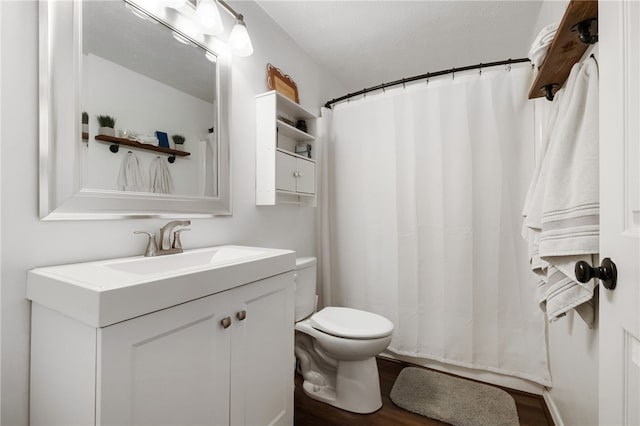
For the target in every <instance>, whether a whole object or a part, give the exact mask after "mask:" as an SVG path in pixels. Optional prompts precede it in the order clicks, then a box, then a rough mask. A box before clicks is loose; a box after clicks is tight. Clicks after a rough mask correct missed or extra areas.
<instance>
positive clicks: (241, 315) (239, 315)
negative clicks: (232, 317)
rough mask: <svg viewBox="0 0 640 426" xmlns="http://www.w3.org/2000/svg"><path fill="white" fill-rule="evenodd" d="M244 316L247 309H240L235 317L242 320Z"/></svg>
mask: <svg viewBox="0 0 640 426" xmlns="http://www.w3.org/2000/svg"><path fill="white" fill-rule="evenodd" d="M246 317H247V311H240V312H238V313H237V314H236V318H238V320H239V321H242V320H243V319H245V318H246Z"/></svg>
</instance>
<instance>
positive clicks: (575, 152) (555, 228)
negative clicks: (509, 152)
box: [525, 58, 599, 327]
mask: <svg viewBox="0 0 640 426" xmlns="http://www.w3.org/2000/svg"><path fill="white" fill-rule="evenodd" d="M558 108H559V109H558V115H557V118H556V121H555V123H554V124H553V126H552V127H553V129H552V132H551V135H550V138H549V141H548V148H547V150H546V155H545V157H544V160H543V162H542V167H541V168H540V171H539V175H538V176H537V181H536V183H535V188H534V189H533V191H532V193H531V194H530V199H529V200H528V202H527V203H526V204H525V215H526V219H525V226H526V227H527V228H528V229H529V231H528V235H527V236H528V238H529V244H530V261H531V268H532V269H533V270H534V272H536V273H537V274H538V275H540V276H541V277H542V279H541V280H540V283H539V302H540V306H541V308H542V309H544V310H546V312H547V316H548V317H549V320H550V321H553V320H555V319H557V318H559V317H561V316H563V315H565V314H566V312H567V311H569V310H570V309H573V308H576V310H577V311H578V313H579V314H580V316H581V317H582V318H583V319H584V320H585V321H586V322H587V324H588V325H589V326H590V327H591V326H592V325H593V320H594V315H595V312H594V309H593V305H592V298H593V290H594V282H593V280H592V281H591V282H589V283H586V284H585V283H580V282H578V281H577V280H576V278H575V273H574V267H575V263H576V262H577V261H579V260H584V261H587V262H589V263H591V264H593V261H594V258H595V256H597V254H598V250H599V184H598V69H597V64H596V62H595V60H594V59H592V58H589V59H587V60H586V61H584V62H583V63H579V64H576V65H575V66H574V67H573V68H572V70H571V74H570V75H569V79H568V80H567V84H566V88H565V89H564V94H563V95H562V99H561V100H560V102H559V107H558Z"/></svg>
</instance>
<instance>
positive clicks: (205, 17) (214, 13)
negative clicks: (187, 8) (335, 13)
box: [196, 0, 224, 35]
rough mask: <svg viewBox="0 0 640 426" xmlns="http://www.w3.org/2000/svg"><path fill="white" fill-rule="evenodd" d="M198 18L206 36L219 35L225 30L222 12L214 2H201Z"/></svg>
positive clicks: (201, 0) (207, 0)
mask: <svg viewBox="0 0 640 426" xmlns="http://www.w3.org/2000/svg"><path fill="white" fill-rule="evenodd" d="M196 16H197V17H198V21H199V22H200V26H201V27H202V32H204V33H205V34H211V35H219V34H221V33H222V31H223V30H224V26H223V25H222V18H221V17H220V11H219V10H218V6H216V3H215V2H214V0H200V1H199V3H198V7H196Z"/></svg>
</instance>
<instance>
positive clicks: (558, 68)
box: [529, 0, 598, 99]
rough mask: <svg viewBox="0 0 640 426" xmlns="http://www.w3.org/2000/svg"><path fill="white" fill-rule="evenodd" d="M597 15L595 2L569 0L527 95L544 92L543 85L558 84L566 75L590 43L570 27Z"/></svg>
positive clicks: (532, 95)
mask: <svg viewBox="0 0 640 426" xmlns="http://www.w3.org/2000/svg"><path fill="white" fill-rule="evenodd" d="M597 17H598V2H597V1H591V0H571V2H570V3H569V5H568V6H567V10H566V11H565V13H564V17H563V18H562V22H561V23H560V25H559V26H558V31H557V32H556V35H555V37H554V38H553V41H552V43H551V46H550V47H549V51H548V52H547V56H546V58H545V59H544V62H543V63H542V65H541V66H540V67H539V68H538V75H537V76H536V79H535V81H534V82H533V85H532V86H531V90H530V91H529V99H534V98H540V97H543V96H545V91H544V87H545V86H547V85H549V84H555V85H557V88H556V89H559V88H561V87H562V86H563V85H564V82H565V81H566V80H567V78H568V77H569V73H570V72H571V67H573V65H574V64H575V63H577V62H578V61H579V60H580V58H582V55H584V52H585V51H586V50H587V48H588V47H589V45H588V44H584V43H582V42H581V41H580V40H579V39H578V33H577V32H576V31H571V29H572V28H573V27H574V26H575V25H577V24H578V23H580V22H582V21H585V20H587V19H593V18H597Z"/></svg>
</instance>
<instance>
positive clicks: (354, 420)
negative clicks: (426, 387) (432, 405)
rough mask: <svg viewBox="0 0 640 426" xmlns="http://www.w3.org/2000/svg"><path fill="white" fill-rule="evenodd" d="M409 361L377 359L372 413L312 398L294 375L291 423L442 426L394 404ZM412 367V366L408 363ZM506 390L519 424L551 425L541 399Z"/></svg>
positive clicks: (301, 425)
mask: <svg viewBox="0 0 640 426" xmlns="http://www.w3.org/2000/svg"><path fill="white" fill-rule="evenodd" d="M408 365H409V364H405V363H401V362H397V361H393V360H387V359H382V358H378V372H379V374H380V389H381V391H382V408H381V409H380V410H378V411H376V412H375V413H372V414H354V413H349V412H347V411H343V410H340V409H338V408H335V407H333V406H331V405H329V404H324V403H322V402H319V401H316V400H314V399H312V398H309V397H308V396H307V395H305V393H304V391H303V390H302V377H301V376H300V375H299V374H296V380H295V381H296V390H295V425H296V426H342V425H367V426H369V425H371V426H389V425H394V426H396V425H398V426H401V425H407V426H409V425H430V426H431V425H446V424H447V423H442V422H440V421H438V420H432V419H428V418H426V417H423V416H420V415H418V414H414V413H411V412H409V411H406V410H403V409H402V408H400V407H397V406H396V405H395V404H394V403H393V402H391V399H389V393H390V392H391V387H392V386H393V383H394V382H395V380H396V377H397V376H398V374H400V371H401V370H402V369H403V368H404V367H406V366H408ZM412 366H413V367H416V366H415V365H412ZM501 389H504V390H505V391H507V392H509V394H510V395H511V396H512V397H513V399H514V400H515V402H516V407H517V409H518V417H519V418H520V424H521V425H522V426H553V421H552V420H551V416H550V415H549V411H548V410H547V408H546V406H545V404H544V400H543V399H542V397H541V396H539V395H533V394H529V393H526V392H521V391H517V390H513V389H507V388H501Z"/></svg>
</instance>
